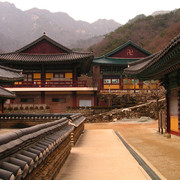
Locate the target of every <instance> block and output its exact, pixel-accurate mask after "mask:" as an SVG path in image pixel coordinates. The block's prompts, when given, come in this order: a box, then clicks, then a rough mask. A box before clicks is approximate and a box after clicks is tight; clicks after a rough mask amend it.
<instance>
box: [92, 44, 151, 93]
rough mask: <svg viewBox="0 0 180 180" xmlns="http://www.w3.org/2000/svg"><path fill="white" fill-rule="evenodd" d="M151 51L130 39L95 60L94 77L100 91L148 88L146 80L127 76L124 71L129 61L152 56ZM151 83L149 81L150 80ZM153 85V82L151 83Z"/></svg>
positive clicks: (119, 91) (117, 91) (109, 91)
mask: <svg viewBox="0 0 180 180" xmlns="http://www.w3.org/2000/svg"><path fill="white" fill-rule="evenodd" d="M150 55H151V53H150V52H148V51H146V50H145V49H143V48H141V47H139V46H138V45H136V44H135V43H133V42H132V41H128V42H126V43H125V44H123V45H121V46H120V47H118V48H116V49H115V50H113V51H111V52H109V53H107V54H105V55H103V56H101V57H98V58H95V59H94V60H93V79H94V83H95V85H96V86H97V87H98V88H99V89H98V90H99V92H100V93H122V92H127V91H132V92H134V90H139V89H147V88H148V86H147V84H146V82H142V81H139V79H136V78H131V79H130V78H127V77H126V76H125V75H124V74H123V72H124V69H125V68H127V67H128V63H129V62H136V61H137V60H139V59H142V58H145V57H148V56H150ZM148 85H149V82H148ZM151 86H153V83H151Z"/></svg>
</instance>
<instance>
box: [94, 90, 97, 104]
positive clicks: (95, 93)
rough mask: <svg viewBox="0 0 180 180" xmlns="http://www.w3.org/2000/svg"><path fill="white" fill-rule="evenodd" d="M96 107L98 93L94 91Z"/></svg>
mask: <svg viewBox="0 0 180 180" xmlns="http://www.w3.org/2000/svg"><path fill="white" fill-rule="evenodd" d="M94 106H97V91H94Z"/></svg>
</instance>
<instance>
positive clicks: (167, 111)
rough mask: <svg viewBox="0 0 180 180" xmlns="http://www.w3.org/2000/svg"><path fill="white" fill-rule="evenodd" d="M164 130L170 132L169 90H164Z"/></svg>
mask: <svg viewBox="0 0 180 180" xmlns="http://www.w3.org/2000/svg"><path fill="white" fill-rule="evenodd" d="M166 131H167V133H170V111H169V91H168V90H167V92H166Z"/></svg>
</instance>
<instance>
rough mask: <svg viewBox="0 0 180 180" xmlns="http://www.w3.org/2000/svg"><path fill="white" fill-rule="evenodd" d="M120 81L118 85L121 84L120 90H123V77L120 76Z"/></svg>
mask: <svg viewBox="0 0 180 180" xmlns="http://www.w3.org/2000/svg"><path fill="white" fill-rule="evenodd" d="M120 81H121V83H120V84H121V86H120V89H121V90H123V77H122V76H121V79H120Z"/></svg>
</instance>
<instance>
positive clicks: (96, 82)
mask: <svg viewBox="0 0 180 180" xmlns="http://www.w3.org/2000/svg"><path fill="white" fill-rule="evenodd" d="M93 83H94V86H96V87H98V91H100V87H101V78H100V66H99V65H95V66H93Z"/></svg>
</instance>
